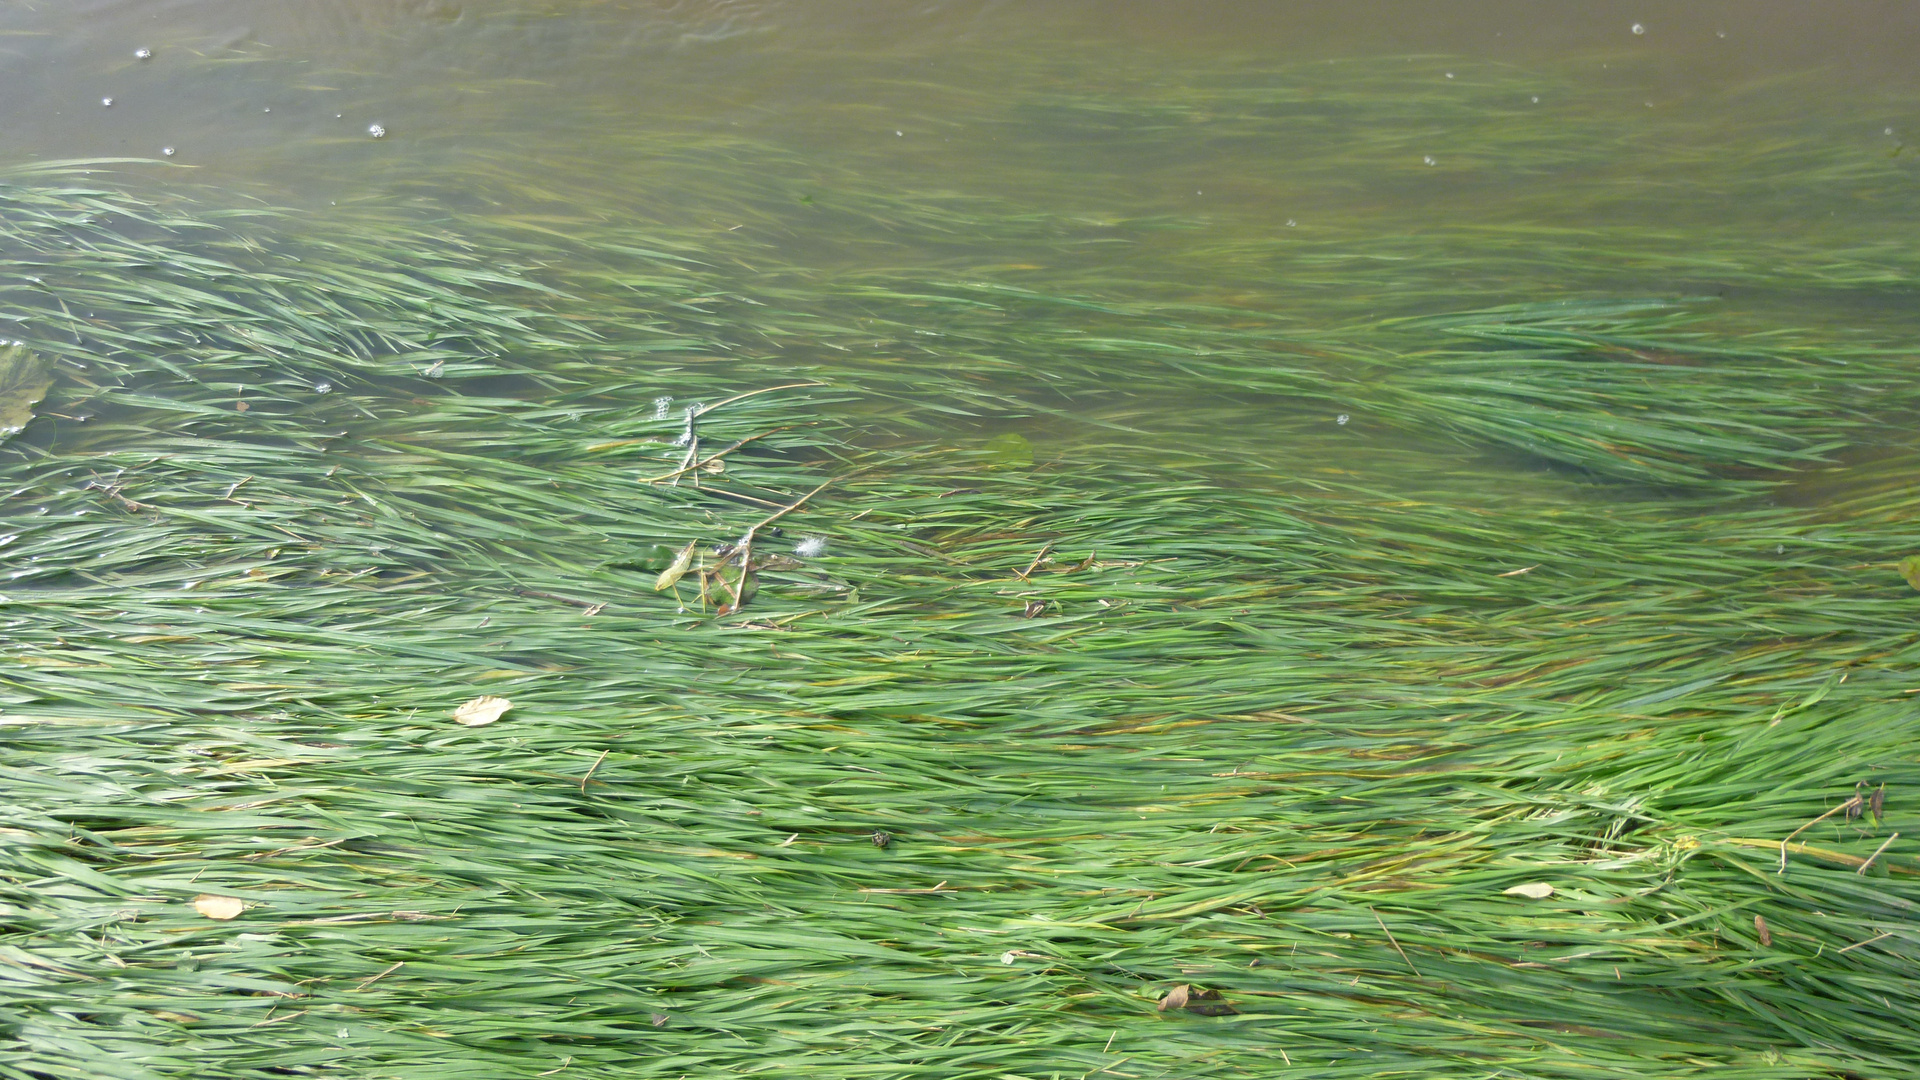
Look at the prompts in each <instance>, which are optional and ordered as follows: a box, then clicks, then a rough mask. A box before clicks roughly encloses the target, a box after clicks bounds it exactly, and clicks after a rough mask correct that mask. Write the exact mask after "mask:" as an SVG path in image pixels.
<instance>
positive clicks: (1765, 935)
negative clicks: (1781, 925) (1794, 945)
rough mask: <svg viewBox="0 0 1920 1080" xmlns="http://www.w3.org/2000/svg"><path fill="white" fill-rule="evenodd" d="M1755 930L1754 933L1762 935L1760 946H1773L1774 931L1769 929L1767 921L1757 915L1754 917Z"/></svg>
mask: <svg viewBox="0 0 1920 1080" xmlns="http://www.w3.org/2000/svg"><path fill="white" fill-rule="evenodd" d="M1753 930H1754V933H1756V934H1759V935H1760V944H1762V945H1772V944H1773V931H1771V930H1769V929H1767V920H1765V919H1763V918H1761V917H1760V916H1758V915H1755V916H1754V917H1753Z"/></svg>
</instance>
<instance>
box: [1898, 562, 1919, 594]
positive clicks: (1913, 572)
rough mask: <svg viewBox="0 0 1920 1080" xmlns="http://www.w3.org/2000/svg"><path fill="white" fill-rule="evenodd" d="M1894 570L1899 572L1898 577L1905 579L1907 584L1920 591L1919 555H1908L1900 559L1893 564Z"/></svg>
mask: <svg viewBox="0 0 1920 1080" xmlns="http://www.w3.org/2000/svg"><path fill="white" fill-rule="evenodd" d="M1894 569H1895V570H1898V571H1900V576H1901V577H1903V578H1906V579H1907V584H1909V585H1911V586H1913V587H1914V588H1916V589H1920V555H1909V556H1907V557H1906V558H1904V559H1901V560H1900V561H1899V562H1898V563H1895V564H1894Z"/></svg>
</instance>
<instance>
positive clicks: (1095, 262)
mask: <svg viewBox="0 0 1920 1080" xmlns="http://www.w3.org/2000/svg"><path fill="white" fill-rule="evenodd" d="M137 50H150V52H151V55H150V56H149V57H146V58H142V57H140V56H138V55H137ZM1916 54H1920V14H1917V13H1916V9H1915V8H1914V7H1913V6H1912V5H1910V4H1905V3H1894V2H1888V3H1864V2H1863V3H1855V4H1849V5H1847V6H1846V7H1845V8H1843V9H1837V10H1831V9H1824V8H1818V7H1815V6H1812V5H1804V4H1796V3H1754V2H1724V3H1687V4H1674V3H1651V2H1648V3H1615V2H1596V3H1587V4H1580V5H1543V4H1538V3H1521V2H1464V0H1463V2H1451V3H1411V2H1408V3H1378V2H1371V3H1349V4H1343V5H1325V4H1317V3H1260V2H1212V3H1186V4H1165V3H1108V2H1100V3H1082V2H1074V3H1068V2H1055V3H1011V2H1008V3H982V2H969V3H918V4H900V3H891V2H871V3H861V2H845V0H835V2H815V0H808V2H804V3H802V2H795V3H777V2H765V3H747V2H719V0H709V2H699V3H694V2H680V3H665V2H663V3H643V2H636V0H606V2H558V0H553V2H536V0H494V2H483V0H468V2H459V0H407V2H392V0H382V2H344V0H312V2H303V3H299V4H287V3H281V2H276V0H139V2H133V0H85V2H74V0H59V2H54V0H45V2H21V3H14V4H10V5H7V6H6V7H4V9H0V101H4V114H5V116H6V117H7V121H8V124H7V128H6V133H5V140H4V144H3V145H0V165H6V164H18V163H22V162H28V161H33V160H57V159H73V158H96V157H111V158H138V159H147V160H150V161H155V162H164V163H166V164H167V165H169V166H172V167H173V168H172V169H158V167H157V166H155V165H146V164H130V165H126V166H124V168H126V169H129V170H131V171H133V172H135V173H139V172H148V173H155V174H156V175H158V176H160V177H162V179H163V181H164V182H166V183H170V184H179V185H187V184H191V185H195V186H197V187H199V188H201V189H205V190H210V191H214V192H226V193H228V194H227V195H225V196H217V197H216V201H217V200H218V198H223V197H224V198H229V199H230V200H231V201H232V203H233V204H234V205H245V204H246V203H247V201H248V200H252V199H259V200H263V201H265V202H268V203H272V204H277V205H294V206H300V207H305V208H307V209H309V210H312V211H314V212H315V213H316V215H325V214H326V213H327V212H328V209H329V208H330V207H334V206H355V205H362V204H366V203H370V202H377V203H385V204H392V205H415V206H419V207H421V208H422V209H421V212H422V213H427V214H434V213H439V212H441V211H443V210H449V211H453V212H460V213H470V214H477V215H487V216H492V217H494V218H500V219H512V220H514V221H516V222H521V223H534V224H537V225H540V227H548V228H552V229H555V230H557V231H559V232H561V233H569V232H579V231H581V230H589V229H592V228H594V227H595V225H596V223H609V222H613V223H629V222H631V223H638V224H639V225H641V226H643V227H649V228H658V229H659V230H660V231H662V232H663V233H665V234H670V235H674V236H677V237H682V238H684V239H685V240H686V242H687V243H689V244H692V245H695V246H698V247H701V248H705V247H707V246H708V245H712V246H713V247H714V248H715V250H721V249H723V248H724V246H725V245H726V244H727V243H728V242H729V238H730V237H733V236H736V235H750V236H754V237H755V238H756V242H757V243H759V244H761V246H760V247H759V248H758V249H756V250H757V251H758V253H759V254H757V255H756V256H755V257H754V259H753V260H746V261H743V262H742V268H743V272H745V273H748V274H750V275H751V274H767V275H771V274H773V273H774V272H775V270H776V269H777V271H778V272H779V273H780V274H782V275H785V277H783V278H782V280H783V281H785V282H787V283H788V284H791V283H792V282H793V281H795V280H802V279H807V278H808V277H809V276H811V275H849V274H853V275H858V274H863V273H870V272H871V273H882V272H884V273H887V274H892V275H894V276H895V277H896V278H897V277H900V276H902V275H909V276H912V275H918V276H921V277H924V276H927V275H933V274H939V275H957V276H962V277H965V278H968V279H974V278H978V279H984V280H990V281H992V282H993V283H994V284H995V286H996V287H999V286H1008V287H1015V288H1024V289H1032V290H1035V291H1037V292H1042V293H1047V294H1070V295H1075V296H1094V297H1105V298H1108V299H1113V300H1125V301H1128V302H1133V303H1139V304H1156V303H1163V302H1165V303H1179V304H1182V305H1188V306H1192V305H1211V306H1213V307H1215V308H1218V309H1222V310H1227V311H1238V310H1245V311H1247V312H1250V313H1261V315H1260V317H1263V318H1264V317H1268V316H1270V315H1275V316H1277V317H1280V318H1283V319H1289V320H1293V321H1295V322H1296V323H1298V324H1299V325H1302V326H1308V327H1314V328H1324V327H1329V326H1341V325H1346V324H1350V323H1356V322H1359V321H1364V320H1367V319H1369V318H1374V317H1378V316H1385V315H1391V314H1397V313H1408V312H1414V313H1417V312H1428V311H1436V310H1449V309H1460V308H1470V307H1476V306H1488V305H1495V304H1503V303H1514V302H1525V301H1533V300H1540V299H1552V298H1556V297H1565V296H1590V295H1599V296H1622V295H1624V296H1640V295H1662V296H1672V295H1696V296H1699V295H1705V296H1717V297H1724V298H1726V299H1727V300H1728V301H1729V303H1728V304H1727V305H1726V306H1725V316H1724V317H1725V319H1726V320H1727V321H1728V322H1729V323H1730V324H1732V325H1735V326H1738V327H1741V328H1745V329H1763V330H1772V329H1775V328H1778V327H1782V326H1787V327H1794V328H1797V329H1808V330H1822V329H1824V330H1830V331H1844V332H1847V333H1855V332H1859V333H1866V334H1869V335H1874V336H1877V337H1879V338H1884V339H1888V340H1897V339H1900V338H1901V337H1902V336H1903V335H1906V334H1909V333H1911V332H1912V331H1913V329H1914V327H1913V326H1912V323H1911V316H1910V315H1909V314H1908V312H1909V311H1910V310H1911V309H1912V305H1910V304H1908V303H1906V300H1905V286H1904V284H1902V282H1903V281H1904V280H1905V278H1904V277H1903V275H1905V274H1907V273H1908V270H1909V267H1908V265H1907V262H1906V261H1905V260H1906V256H1905V255H1904V254H1902V252H1904V251H1906V250H1910V249H1911V248H1912V245H1911V244H1908V243H1907V242H1906V240H1905V239H1904V238H1906V237H1910V236H1911V234H1912V233H1913V231H1914V229H1915V227H1916V226H1920V214H1916V212H1915V211H1916V206H1915V201H1914V199H1913V192H1914V191H1915V190H1920V188H1917V187H1916V185H1920V152H1909V151H1907V150H1906V148H1905V145H1904V139H1905V138H1906V132H1907V130H1908V128H1909V127H1911V128H1913V129H1914V130H1915V131H1916V132H1920V116H1916V115H1915V113H1916V109H1917V108H1920V74H1917V73H1916V68H1915V66H1914V65H1913V63H1912V62H1911V60H1912V57H1913V56H1914V55H1916ZM109 99H110V100H111V104H110V105H108V104H106V102H107V101H108V100H109ZM376 132H378V133H380V135H379V137H375V133H376ZM169 152H170V153H169ZM163 155H164V156H163ZM156 170H157V171H156ZM316 219H317V220H320V221H325V220H326V219H325V217H324V216H318V217H317V218H316ZM741 230H745V233H741ZM1829 252H1831V253H1833V254H1832V257H1831V258H1830V257H1829V256H1828V253H1829ZM767 258H772V259H774V260H776V264H777V265H776V266H769V265H768V264H767V263H766V262H765V261H763V260H765V259H767ZM786 295H787V296H788V298H789V300H790V301H791V302H793V303H794V304H796V305H800V306H804V298H796V297H797V295H798V294H795V293H791V292H790V293H788V294H786ZM843 309H844V305H843ZM827 314H832V315H835V316H838V315H840V314H845V311H844V310H839V311H833V312H828V313H827ZM949 329H951V328H949ZM822 351H823V350H818V349H816V350H814V352H815V353H820V352H822ZM808 358H809V359H811V358H812V357H811V356H809V357H808ZM1113 362H1114V363H1115V365H1116V369H1115V377H1116V379H1117V380H1122V381H1123V380H1124V379H1125V376H1126V371H1127V368H1126V365H1127V364H1128V363H1129V362H1131V361H1129V360H1128V359H1127V358H1126V357H1124V356H1120V355H1116V356H1115V357H1114V359H1113ZM1088 407H1089V408H1092V407H1093V406H1091V405H1089V406H1088ZM1099 407H1100V408H1103V409H1113V408H1114V406H1113V404H1112V403H1111V402H1108V403H1106V404H1103V405H1101V406H1099ZM1207 408H1210V409H1216V410H1220V411H1219V412H1217V413H1204V412H1203V413H1194V412H1193V411H1192V407H1191V406H1189V405H1188V404H1186V403H1179V407H1178V408H1174V409H1170V410H1166V411H1165V415H1163V416H1162V417H1161V418H1160V419H1159V420H1158V421H1157V422H1156V430H1162V431H1164V432H1166V433H1167V434H1168V437H1169V438H1172V439H1174V440H1176V441H1177V440H1178V439H1180V438H1184V437H1187V436H1186V435H1184V434H1182V432H1192V431H1196V430H1199V431H1205V430H1209V429H1212V430H1214V431H1215V432H1216V434H1215V436H1214V437H1216V438H1219V437H1223V436H1220V435H1218V434H1217V432H1218V431H1219V430H1220V429H1221V428H1223V427H1224V428H1225V429H1227V430H1230V431H1243V430H1246V429H1247V428H1248V427H1249V426H1250V425H1251V424H1253V423H1254V418H1255V417H1258V416H1260V415H1263V414H1262V413H1261V411H1260V410H1261V408H1262V407H1256V408H1255V409H1254V411H1253V413H1251V414H1247V413H1245V412H1244V411H1235V410H1236V409H1240V408H1241V406H1240V405H1236V404H1234V403H1231V402H1230V401H1229V400H1228V399H1227V397H1226V396H1222V397H1221V398H1220V400H1218V401H1216V402H1214V403H1213V404H1211V405H1209V406H1207ZM1125 411H1127V410H1124V409H1123V410H1122V412H1125ZM1129 416H1130V419H1129V422H1130V423H1136V424H1139V423H1145V420H1143V419H1142V418H1141V417H1140V416H1138V415H1133V414H1129ZM1303 437H1304V436H1303ZM1376 445H1377V448H1378V449H1380V450H1382V451H1383V452H1384V451H1385V450H1386V449H1387V447H1386V445H1385V444H1384V443H1382V444H1376ZM1387 467H1388V468H1389V469H1392V468H1399V467H1400V466H1398V465H1393V466H1387Z"/></svg>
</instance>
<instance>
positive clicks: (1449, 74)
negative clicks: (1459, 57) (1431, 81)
mask: <svg viewBox="0 0 1920 1080" xmlns="http://www.w3.org/2000/svg"><path fill="white" fill-rule="evenodd" d="M1447 78H1449V79H1451V78H1453V72H1451V71H1449V72H1447Z"/></svg>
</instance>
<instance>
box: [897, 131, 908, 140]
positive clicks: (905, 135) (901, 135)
mask: <svg viewBox="0 0 1920 1080" xmlns="http://www.w3.org/2000/svg"><path fill="white" fill-rule="evenodd" d="M894 135H895V136H897V137H899V138H902V139H904V138H906V137H907V133H906V132H904V131H896V132H894Z"/></svg>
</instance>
